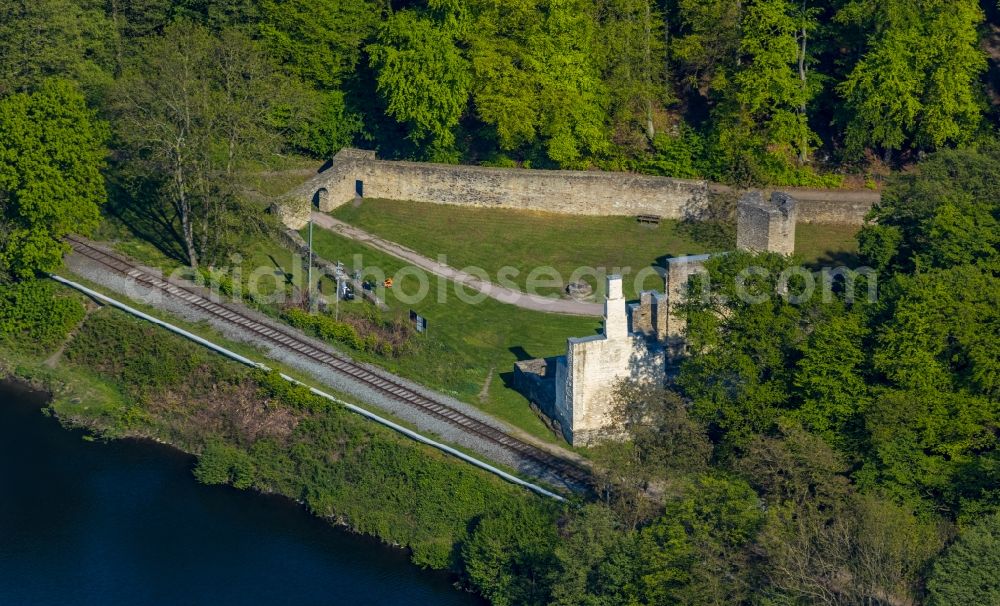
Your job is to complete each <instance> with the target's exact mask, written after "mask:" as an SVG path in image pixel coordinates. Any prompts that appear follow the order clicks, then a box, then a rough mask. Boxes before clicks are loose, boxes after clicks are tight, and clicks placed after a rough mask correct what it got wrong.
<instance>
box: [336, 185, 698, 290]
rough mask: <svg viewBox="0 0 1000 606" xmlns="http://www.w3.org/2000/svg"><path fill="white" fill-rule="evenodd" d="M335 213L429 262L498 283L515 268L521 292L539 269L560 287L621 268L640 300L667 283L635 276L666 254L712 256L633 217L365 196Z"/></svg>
mask: <svg viewBox="0 0 1000 606" xmlns="http://www.w3.org/2000/svg"><path fill="white" fill-rule="evenodd" d="M333 215H334V216H335V217H337V218H338V219H340V220H342V221H346V222H347V223H350V224H352V225H356V226H358V227H360V228H362V229H364V230H366V231H369V232H371V233H374V234H377V235H379V236H381V237H383V238H385V239H387V240H391V241H394V242H398V243H400V244H403V245H404V246H407V247H409V248H412V249H413V250H415V251H417V252H420V253H422V254H424V255H426V256H428V257H431V258H434V259H436V258H437V256H438V255H442V254H443V255H445V256H446V257H447V263H448V264H449V265H451V266H452V267H457V268H463V267H467V266H475V267H481V268H483V269H485V270H486V272H487V273H488V274H489V275H490V276H491V278H492V279H494V280H495V279H496V276H497V275H498V274H497V272H498V271H499V270H500V269H501V268H502V267H504V266H510V267H514V268H516V269H517V270H518V271H519V273H518V275H517V276H516V277H515V278H513V281H514V282H515V283H516V284H517V285H518V286H519V288H521V289H522V290H523V289H524V288H525V283H526V280H527V277H528V275H529V273H530V272H531V271H532V270H533V269H535V268H536V267H540V266H550V267H552V268H554V269H555V270H556V271H557V272H558V273H559V275H560V276H561V280H560V282H561V283H562V284H567V283H569V282H570V281H571V280H570V276H571V275H572V274H573V272H574V271H576V270H577V269H578V268H580V267H593V268H604V269H605V270H606V271H607V273H614V271H615V270H616V268H622V270H623V271H622V273H624V274H625V276H626V280H625V287H626V288H625V289H626V293H625V294H626V296H627V297H630V298H638V292H639V291H640V290H642V289H643V288H645V289H657V290H663V283H662V279H659V278H657V277H656V276H655V275H650V276H649V279H647V280H645V281H644V285H642V286H637V285H636V284H635V279H634V277H635V275H636V273H637V272H638V271H639V270H641V269H643V268H651V267H653V266H654V265H659V264H660V263H658V259H660V258H661V257H676V256H680V255H686V254H694V253H703V252H710V251H709V250H707V249H706V247H705V246H703V245H701V244H699V243H698V242H695V241H694V240H692V239H690V238H689V237H686V236H685V235H684V234H683V233H681V231H680V230H678V223H677V222H676V221H663V222H662V223H661V224H660V225H659V227H651V226H648V225H642V224H639V223H637V222H636V220H635V218H633V217H587V216H572V215H562V214H553V213H542V212H533V211H518V210H508V209H488V208H465V207H461V206H448V205H443V204H426V203H420V202H399V201H390V200H375V199H371V200H369V199H366V200H364V202H363V203H362V204H361V205H360V206H359V207H354V206H353V205H352V204H345V205H344V206H341V207H340V208H338V209H336V210H335V211H334V212H333ZM624 268H628V270H625V269H624ZM603 273H604V272H599V273H598V276H601V275H603ZM647 273H650V272H647ZM629 276H631V277H632V278H633V279H629ZM547 278H548V276H546V279H547ZM585 279H586V280H587V281H588V282H590V284H591V286H594V287H597V286H599V285H601V284H600V283H601V282H603V279H602V278H594V277H589V278H585ZM553 290H556V289H555V288H549V289H546V288H539V289H537V292H539V293H540V294H549V293H551V292H552V291H553ZM598 300H599V299H598Z"/></svg>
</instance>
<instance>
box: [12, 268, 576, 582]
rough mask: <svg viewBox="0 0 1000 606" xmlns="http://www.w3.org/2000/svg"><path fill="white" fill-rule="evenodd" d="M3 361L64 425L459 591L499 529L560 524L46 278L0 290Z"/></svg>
mask: <svg viewBox="0 0 1000 606" xmlns="http://www.w3.org/2000/svg"><path fill="white" fill-rule="evenodd" d="M0 352H2V356H0V359H2V360H3V363H2V364H0V371H2V372H3V374H5V375H13V376H15V377H18V378H21V379H23V380H27V381H30V382H31V383H32V384H34V385H36V386H40V387H44V388H46V389H48V390H50V391H51V392H52V393H53V396H54V397H53V400H52V403H51V409H52V410H53V411H54V412H55V414H56V415H57V416H58V417H59V418H60V419H61V420H62V421H63V422H64V423H67V424H72V425H76V426H83V427H86V428H88V429H90V430H91V431H93V432H94V433H96V434H98V435H99V436H101V437H105V438H108V439H115V438H122V437H144V438H150V439H155V440H158V441H162V442H166V443H169V444H171V445H174V446H176V447H178V448H180V449H183V450H185V451H187V452H190V453H194V454H196V455H198V463H197V466H196V468H195V469H194V475H195V477H196V478H197V479H198V480H199V481H202V482H205V483H208V484H231V485H233V486H235V487H237V488H240V489H253V490H258V491H261V492H268V493H278V494H282V495H285V496H288V497H290V498H292V499H296V500H298V501H301V502H302V503H304V504H305V506H306V507H307V508H308V509H309V510H310V511H311V512H313V513H314V514H316V515H318V516H322V517H324V518H327V519H329V520H331V521H332V522H334V523H336V524H342V525H345V526H347V527H349V528H351V529H353V530H355V531H357V532H360V533H364V534H369V535H372V536H375V537H378V538H379V539H381V540H382V541H385V542H386V543H389V544H393V545H398V546H402V547H405V548H407V549H409V550H410V552H411V554H412V560H413V561H414V562H415V563H416V564H418V565H420V566H425V567H429V568H435V569H447V570H451V571H453V572H455V573H458V574H460V575H463V578H464V579H465V580H466V581H470V578H469V576H468V575H467V574H466V573H467V571H469V570H470V569H471V570H477V569H482V568H489V567H490V565H489V564H488V563H486V562H484V561H483V559H482V558H483V557H485V556H483V555H482V554H487V555H492V552H491V549H490V547H489V545H492V544H493V534H494V532H495V531H496V529H497V528H503V529H504V532H505V533H513V535H512V538H516V537H517V536H522V538H523V540H524V541H529V542H530V541H538V540H539V538H538V535H539V529H544V530H545V533H544V535H545V536H554V533H555V528H556V520H557V518H558V517H559V516H560V514H561V511H560V509H559V507H558V506H557V505H555V504H554V503H550V502H547V501H545V500H543V499H541V498H538V497H535V496H533V495H531V494H529V493H526V492H524V491H523V490H521V489H519V488H517V487H514V486H511V485H509V484H506V483H504V482H503V481H501V480H498V479H496V478H494V477H492V476H489V475H487V474H485V473H481V472H479V471H477V470H475V469H473V468H470V467H468V466H466V465H463V464H461V463H458V462H456V461H453V460H451V459H449V458H448V457H447V456H446V455H443V454H441V453H439V452H437V451H435V450H433V449H430V448H426V447H423V446H421V445H418V444H415V443H413V442H411V441H409V440H407V439H405V438H403V437H401V436H398V435H396V434H394V433H393V432H391V431H390V430H387V429H384V428H382V427H378V426H375V425H373V424H371V423H369V422H367V421H365V420H363V419H361V418H360V417H356V416H354V415H353V414H351V413H350V412H348V411H345V410H343V409H340V408H339V407H337V406H336V405H335V404H332V403H330V402H328V401H326V400H324V399H322V398H319V397H316V396H313V395H312V394H311V393H309V391H308V390H306V389H304V388H300V387H294V386H292V385H291V384H289V383H287V382H286V381H284V380H283V379H281V378H280V377H279V376H278V375H277V374H268V373H265V372H262V371H257V370H251V369H247V368H245V367H242V366H240V365H238V364H236V363H234V362H231V361H229V360H226V359H224V358H222V357H220V356H217V355H216V354H214V353H212V352H210V351H208V350H205V349H202V348H200V347H198V346H197V345H195V344H193V343H190V342H188V341H185V340H183V339H181V338H180V337H177V336H175V335H172V334H170V333H167V332H165V331H163V330H160V329H158V328H156V327H153V326H151V325H149V324H146V323H143V322H141V321H139V320H136V319H134V318H131V317H128V316H126V315H125V314H122V313H120V312H118V311H115V310H112V309H108V308H102V309H96V310H92V311H91V313H89V314H87V313H85V305H84V300H83V299H82V298H80V297H78V296H76V295H75V294H71V293H68V292H64V291H63V290H62V289H61V288H58V287H56V286H55V285H53V284H51V283H48V282H41V281H32V282H24V283H20V284H16V285H0ZM484 543H485V544H486V545H485V546H484V545H483V544H484ZM477 545H478V546H477ZM470 584H471V586H472V587H473V588H477V586H476V583H475V582H470Z"/></svg>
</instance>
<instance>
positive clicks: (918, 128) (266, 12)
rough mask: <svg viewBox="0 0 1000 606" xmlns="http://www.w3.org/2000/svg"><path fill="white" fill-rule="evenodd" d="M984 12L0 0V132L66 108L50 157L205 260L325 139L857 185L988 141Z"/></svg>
mask: <svg viewBox="0 0 1000 606" xmlns="http://www.w3.org/2000/svg"><path fill="white" fill-rule="evenodd" d="M997 23H1000V13H998V10H997V7H996V6H995V5H994V4H993V3H991V2H984V4H983V5H982V6H980V5H979V4H977V2H976V1H975V0H948V1H945V0H917V1H903V0H886V1H880V2H876V1H870V0H802V1H793V0H754V1H745V0H710V1H704V0H664V1H662V2H654V1H650V0H594V1H588V0H552V1H542V0H517V1H511V2H489V1H485V0H469V1H465V2H462V1H458V0H451V1H445V0H431V1H429V2H426V3H425V2H419V1H414V2H385V1H383V0H314V1H310V2H304V1H302V0H283V1H279V0H177V1H169V0H137V1H131V2H124V1H119V0H37V1H34V2H26V1H20V0H3V1H2V2H0V57H2V59H3V60H2V62H0V99H4V103H5V105H6V106H7V109H6V110H5V111H8V112H10V114H9V116H10V118H9V119H10V120H14V122H13V123H11V124H9V125H7V126H5V128H21V126H18V120H22V119H23V120H27V122H28V124H26V125H22V126H23V127H24V128H27V129H28V130H30V129H31V128H37V126H38V124H37V121H34V120H33V119H32V118H31V117H30V116H31V115H32V114H33V113H36V112H43V111H50V112H57V113H54V114H52V115H51V118H53V119H61V118H63V117H67V116H69V113H70V112H75V115H76V120H77V122H79V121H80V120H82V119H83V118H84V116H86V120H85V122H86V128H85V129H84V131H83V132H75V131H69V132H66V133H64V136H61V137H59V138H56V139H53V140H51V141H47V142H46V145H50V146H54V147H55V148H58V149H61V150H70V149H78V150H87V153H85V154H82V156H81V157H79V158H75V157H74V158H66V159H65V160H60V161H59V162H74V163H89V170H90V173H89V174H90V175H91V176H93V175H94V171H95V170H98V169H100V168H102V163H101V161H100V160H101V157H102V156H101V153H100V150H106V152H109V153H108V154H106V155H107V157H108V158H109V163H110V164H109V167H108V168H109V170H107V171H106V173H105V174H106V175H107V176H108V177H109V179H108V185H109V188H108V189H109V191H110V193H111V194H112V201H113V203H114V204H115V206H116V207H117V209H118V211H119V212H118V214H122V213H126V214H128V213H130V214H132V215H134V216H132V217H131V222H132V224H133V225H139V226H140V227H142V228H143V229H141V230H140V231H143V232H144V233H147V234H160V238H161V240H162V241H161V242H160V245H161V246H162V247H164V248H165V249H166V250H167V252H169V253H170V254H171V255H173V256H175V257H176V258H179V259H183V260H184V261H186V262H187V263H190V264H192V265H197V264H199V263H200V262H202V261H205V262H207V263H208V264H212V262H213V261H214V260H216V259H218V258H220V256H224V255H225V254H226V253H227V252H229V251H230V250H231V249H232V248H233V246H234V245H235V244H236V243H238V242H239V241H240V239H241V238H244V237H247V236H251V235H254V234H256V233H259V232H260V230H262V229H264V228H266V219H265V218H264V217H262V216H261V215H262V213H261V212H260V208H261V206H262V205H261V204H259V202H260V201H259V200H252V199H251V198H252V196H248V195H247V192H246V191H245V189H246V188H245V174H246V172H247V171H260V170H267V169H270V168H274V167H276V166H278V165H280V158H281V157H282V156H281V155H282V154H298V155H303V154H304V155H306V156H312V157H315V158H316V159H317V160H320V159H324V158H328V157H330V155H331V154H333V153H334V152H336V151H337V150H338V149H340V148H341V147H343V146H346V145H356V146H360V147H366V148H375V149H377V150H378V151H379V153H380V154H381V155H382V156H383V157H388V158H410V159H430V160H435V161H443V162H470V163H481V164H490V165H500V166H512V165H520V166H531V167H536V168H604V169H611V170H634V171H642V172H647V173H653V174H661V175H669V176H675V177H705V178H710V179H714V180H717V181H722V182H726V183H731V184H735V185H748V184H775V185H827V186H836V185H841V184H847V185H855V186H861V185H862V184H864V185H868V186H870V187H876V186H877V185H878V182H879V181H880V180H881V179H882V177H883V176H885V175H886V174H888V173H889V172H891V171H892V170H894V169H901V168H905V167H907V166H911V165H912V164H913V163H914V162H916V161H917V160H918V159H919V158H920V157H922V156H923V155H925V154H927V153H931V152H934V151H937V150H941V149H948V148H953V147H962V146H969V145H976V144H979V143H981V142H982V141H984V140H987V139H989V138H990V137H991V136H992V135H991V133H992V132H993V131H994V129H995V126H996V121H997V117H998V114H997V112H996V110H995V107H994V106H995V104H994V103H993V100H994V99H995V98H997V90H996V89H995V87H994V84H995V78H994V70H993V69H992V68H991V63H990V62H989V61H988V57H989V56H990V53H991V52H993V50H994V49H995V48H996V43H997V36H996V34H995V29H996V24H997ZM56 98H59V99H62V100H61V101H59V102H55V103H53V101H54V100H55V99H56ZM46 104H48V108H47V109H45V108H44V107H43V106H45V105H46ZM106 125H110V128H108V127H107V126H106ZM36 134H37V133H36ZM21 135H24V136H29V137H30V136H34V135H33V134H32V133H30V132H27V131H25V132H23V133H20V134H19V135H18V136H21ZM91 152H92V153H91ZM67 153H68V152H67ZM49 157H50V158H51V155H50V156H49ZM28 161H29V160H28V159H25V158H11V159H9V160H8V161H7V164H6V166H9V167H12V168H14V167H15V164H16V163H22V168H23V167H24V166H27V165H26V164H23V163H26V162H28ZM59 162H56V163H54V164H50V165H48V166H45V165H44V163H43V164H42V165H33V166H32V167H31V169H30V170H32V171H36V172H39V171H50V172H53V173H59V172H64V171H60V170H58V169H59ZM317 165H318V164H317ZM12 179H13V178H12ZM45 180H46V181H48V182H52V183H51V187H52V188H54V189H56V190H58V188H59V187H60V186H62V185H67V187H68V188H69V189H70V190H76V189H79V188H77V187H76V184H67V183H59V182H58V181H60V180H64V178H60V177H59V175H58V174H56V175H55V177H54V178H53V177H50V176H46V177H45ZM94 184H95V181H94V180H93V179H90V180H89V181H87V182H86V183H81V184H80V185H81V186H82V188H83V189H85V190H86V192H81V193H96V192H95V190H94V189H93V187H94ZM10 187H17V184H16V183H14V184H12V185H11V186H10ZM53 193H55V194H56V195H60V192H58V191H54V192H53ZM99 198H100V196H97V197H96V198H93V199H99ZM88 199H91V197H89V196H88ZM255 202H256V203H255ZM235 217H239V218H240V219H239V220H237V219H234V218H235ZM92 218H93V217H92V216H91V217H89V218H88V217H72V218H70V217H65V218H64V219H66V223H67V224H76V223H78V222H79V224H81V225H89V224H91V223H92V221H91V219H92ZM22 227H24V226H22ZM25 229H27V228H26V227H25ZM28 231H29V232H30V229H29V230H28ZM57 232H58V230H57ZM26 233H27V232H26ZM55 235H57V236H58V235H59V234H58V233H55ZM18 237H27V236H25V235H23V234H22V235H20V236H18ZM30 254H31V255H33V256H35V257H37V260H38V261H39V262H41V263H42V264H43V265H44V264H45V259H48V260H52V259H53V258H54V256H53V250H46V247H45V246H44V245H43V242H42V240H39V239H38V238H37V237H36V238H35V241H34V245H33V252H31V253H30ZM26 261H27V260H26V259H22V260H11V261H10V262H12V263H22V262H26Z"/></svg>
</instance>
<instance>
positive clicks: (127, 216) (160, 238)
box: [107, 188, 188, 263]
mask: <svg viewBox="0 0 1000 606" xmlns="http://www.w3.org/2000/svg"><path fill="white" fill-rule="evenodd" d="M141 198H142V200H139V199H137V198H136V197H133V196H131V195H129V194H128V193H127V192H125V191H124V190H122V189H121V188H115V190H114V191H113V192H112V195H111V196H110V198H109V201H108V206H107V210H108V212H109V213H110V214H111V215H112V216H113V217H115V218H116V219H118V220H119V221H121V222H122V224H123V225H125V227H126V228H128V230H129V231H130V232H132V234H133V235H134V236H136V237H137V238H140V239H142V240H145V241H146V242H149V243H150V244H152V245H153V246H154V247H156V249H157V250H159V251H160V252H161V253H163V254H164V255H166V256H167V257H170V258H171V259H174V260H177V261H180V262H181V263H187V262H188V258H187V254H185V252H184V246H183V244H182V242H183V238H182V237H181V234H180V232H179V231H178V230H177V227H176V222H175V221H174V218H173V216H172V215H171V214H170V213H169V212H168V211H167V210H166V209H165V208H164V207H163V206H162V205H160V204H158V203H156V202H155V201H154V200H155V197H154V195H153V193H152V192H146V195H142V196H141Z"/></svg>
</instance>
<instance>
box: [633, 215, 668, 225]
mask: <svg viewBox="0 0 1000 606" xmlns="http://www.w3.org/2000/svg"><path fill="white" fill-rule="evenodd" d="M661 219H663V217H661V216H660V215H637V216H636V218H635V220H636V221H638V222H639V223H648V224H650V225H659V224H660V220H661Z"/></svg>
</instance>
